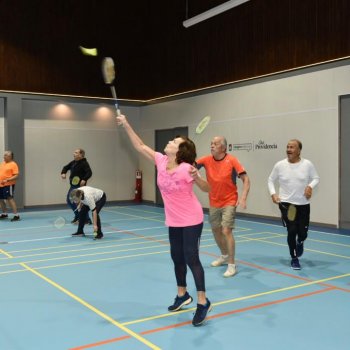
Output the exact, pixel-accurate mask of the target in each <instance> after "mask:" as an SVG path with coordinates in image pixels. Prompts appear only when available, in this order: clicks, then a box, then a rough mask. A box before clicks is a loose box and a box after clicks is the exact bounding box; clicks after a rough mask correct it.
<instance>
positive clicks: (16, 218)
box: [11, 215, 21, 221]
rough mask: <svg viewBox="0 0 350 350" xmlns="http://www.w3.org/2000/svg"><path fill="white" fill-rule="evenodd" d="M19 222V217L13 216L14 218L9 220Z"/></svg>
mask: <svg viewBox="0 0 350 350" xmlns="http://www.w3.org/2000/svg"><path fill="white" fill-rule="evenodd" d="M19 220H21V218H20V217H19V215H15V216H14V217H13V218H12V219H11V221H19Z"/></svg>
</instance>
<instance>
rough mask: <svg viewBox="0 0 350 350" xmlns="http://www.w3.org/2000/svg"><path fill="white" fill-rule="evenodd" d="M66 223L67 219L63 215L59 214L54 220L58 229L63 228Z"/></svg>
mask: <svg viewBox="0 0 350 350" xmlns="http://www.w3.org/2000/svg"><path fill="white" fill-rule="evenodd" d="M65 224H66V219H65V218H64V217H62V216H59V217H58V218H57V219H56V220H55V221H54V222H53V225H54V226H55V227H56V228H57V229H61V228H62V227H64V225H65Z"/></svg>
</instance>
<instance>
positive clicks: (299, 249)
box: [295, 242, 304, 258]
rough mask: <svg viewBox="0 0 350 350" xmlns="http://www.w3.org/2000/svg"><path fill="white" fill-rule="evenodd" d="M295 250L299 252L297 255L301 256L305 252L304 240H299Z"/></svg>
mask: <svg viewBox="0 0 350 350" xmlns="http://www.w3.org/2000/svg"><path fill="white" fill-rule="evenodd" d="M295 251H296V253H297V257H298V258H300V257H301V256H302V255H303V253H304V242H300V243H299V242H297V246H296V249H295Z"/></svg>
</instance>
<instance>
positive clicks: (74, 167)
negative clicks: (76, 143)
mask: <svg viewBox="0 0 350 350" xmlns="http://www.w3.org/2000/svg"><path fill="white" fill-rule="evenodd" d="M73 157H74V160H72V161H71V162H69V163H68V164H67V165H65V166H64V167H63V168H62V171H61V177H62V179H65V178H66V174H67V172H68V171H70V175H69V183H70V187H69V190H68V193H67V204H68V205H69V207H70V208H71V209H72V210H73V212H74V219H73V220H72V223H73V224H77V223H78V222H79V213H78V210H77V205H76V204H75V203H74V202H73V201H71V199H70V193H71V191H72V190H74V189H76V188H78V187H82V186H85V185H86V183H87V180H88V179H90V177H91V176H92V171H91V168H90V165H89V163H88V161H87V160H86V158H85V151H84V150H83V149H81V148H78V149H76V150H75V151H74V152H73ZM86 222H87V223H88V224H91V220H90V218H89V215H88V214H87V217H86Z"/></svg>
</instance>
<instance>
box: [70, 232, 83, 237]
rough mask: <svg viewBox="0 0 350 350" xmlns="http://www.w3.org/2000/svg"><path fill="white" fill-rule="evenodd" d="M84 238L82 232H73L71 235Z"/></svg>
mask: <svg viewBox="0 0 350 350" xmlns="http://www.w3.org/2000/svg"><path fill="white" fill-rule="evenodd" d="M82 236H85V234H84V232H75V233H72V237H82Z"/></svg>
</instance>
